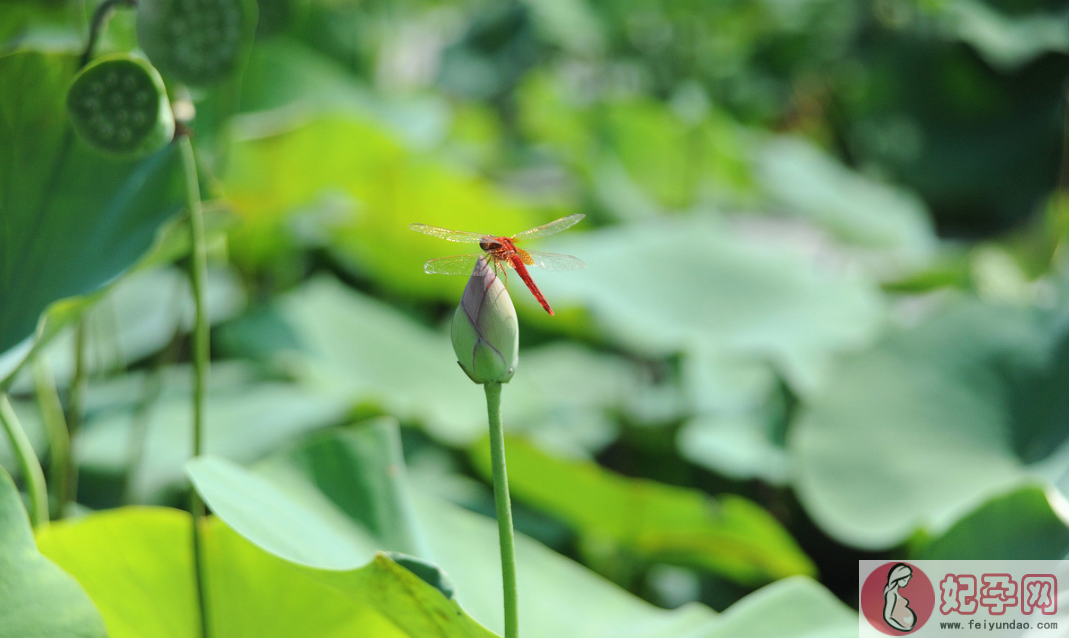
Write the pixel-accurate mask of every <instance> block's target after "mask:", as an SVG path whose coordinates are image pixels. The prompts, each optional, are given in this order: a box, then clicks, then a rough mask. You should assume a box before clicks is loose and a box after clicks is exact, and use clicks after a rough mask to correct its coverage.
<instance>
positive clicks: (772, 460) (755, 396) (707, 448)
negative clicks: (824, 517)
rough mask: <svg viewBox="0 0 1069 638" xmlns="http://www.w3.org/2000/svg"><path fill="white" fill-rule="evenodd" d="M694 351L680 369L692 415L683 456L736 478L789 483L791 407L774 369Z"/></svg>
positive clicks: (682, 440)
mask: <svg viewBox="0 0 1069 638" xmlns="http://www.w3.org/2000/svg"><path fill="white" fill-rule="evenodd" d="M693 350H694V351H692V352H691V353H690V354H689V356H687V357H686V358H685V359H684V361H683V366H682V383H683V386H684V389H685V391H686V397H687V405H688V406H689V407H690V409H691V410H692V414H691V415H690V418H689V419H688V420H687V421H686V423H684V424H683V427H682V428H681V429H680V431H679V436H678V439H677V447H678V448H679V454H680V456H682V457H683V458H685V459H687V460H690V461H692V462H694V463H697V464H699V465H703V466H705V467H707V468H709V469H712V470H714V471H716V472H718V473H720V474H723V475H725V476H729V477H732V478H736V479H750V478H754V477H760V478H762V479H763V480H765V481H768V482H769V483H771V484H774V485H782V484H784V483H786V482H787V480H788V478H789V476H790V459H789V457H788V454H787V450H786V448H785V445H784V440H783V433H784V431H785V429H786V424H787V422H788V421H789V419H790V416H791V415H790V408H791V405H790V403H789V399H790V397H789V396H788V395H787V388H785V387H782V384H781V383H780V382H779V380H778V378H777V375H776V371H775V370H774V369H773V368H772V366H770V365H768V364H767V363H765V362H761V361H757V360H754V359H751V358H743V357H725V356H718V355H717V354H716V353H715V352H708V351H703V350H701V349H698V348H695V349H693Z"/></svg>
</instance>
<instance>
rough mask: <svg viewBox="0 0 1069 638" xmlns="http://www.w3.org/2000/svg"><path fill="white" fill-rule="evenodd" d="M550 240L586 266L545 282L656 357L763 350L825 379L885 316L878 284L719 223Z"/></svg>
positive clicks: (662, 224)
mask: <svg viewBox="0 0 1069 638" xmlns="http://www.w3.org/2000/svg"><path fill="white" fill-rule="evenodd" d="M552 249H553V250H557V251H560V252H564V253H568V254H572V255H577V256H579V257H581V258H582V259H583V260H584V261H586V262H587V264H588V266H589V267H588V268H587V269H586V270H582V271H577V272H570V273H559V274H558V273H545V274H544V275H542V276H541V277H540V280H539V281H540V283H541V285H542V289H543V291H544V292H546V293H547V295H552V296H554V297H556V298H558V299H562V301H563V303H564V304H567V303H568V302H571V303H573V304H582V305H583V306H585V307H586V308H588V309H589V311H590V313H591V315H592V318H593V320H594V323H595V324H597V325H598V326H600V327H601V328H602V329H603V330H604V331H605V333H606V335H607V337H608V338H610V339H612V340H613V341H615V342H617V343H620V344H622V345H625V346H627V347H628V348H631V349H634V350H637V351H639V352H643V353H650V354H667V353H673V352H680V351H682V352H688V351H692V350H695V349H697V348H702V349H711V350H713V351H715V352H718V353H721V354H725V355H734V356H748V357H756V358H759V359H762V360H765V361H768V362H769V363H771V364H772V365H774V366H775V367H776V368H777V369H779V370H781V371H782V372H783V373H784V374H785V375H786V376H787V378H788V379H789V380H790V381H791V382H792V383H796V384H797V385H798V386H800V387H802V388H810V387H812V386H813V385H814V384H816V383H817V382H818V380H819V378H820V377H821V376H822V374H823V372H824V367H825V366H826V365H827V364H828V363H829V358H830V355H831V353H832V352H835V351H841V350H845V349H849V348H854V347H857V346H859V345H862V344H865V343H866V342H868V341H869V340H870V339H871V338H872V337H873V336H874V333H875V331H876V330H877V328H878V327H879V326H880V324H881V323H882V321H883V301H882V299H881V297H880V295H879V294H878V292H877V291H876V290H875V289H874V287H873V285H872V284H871V283H870V282H866V281H864V280H859V279H858V278H856V277H848V276H843V275H837V274H835V273H832V272H828V271H826V270H824V269H822V268H820V267H818V266H817V265H816V264H814V263H813V262H812V260H810V259H809V258H807V257H806V256H805V255H804V254H803V252H802V250H801V249H800V248H799V247H797V246H792V245H790V244H788V243H787V242H777V241H769V240H768V239H764V240H759V239H758V238H757V237H750V236H748V235H746V234H745V233H744V232H743V231H742V230H737V229H734V228H733V227H732V226H730V225H729V224H727V223H726V222H724V221H722V220H721V221H716V220H713V219H699V218H693V219H688V220H678V221H676V220H673V221H671V222H669V221H666V220H659V223H654V222H650V223H646V224H632V225H629V226H626V227H617V228H612V229H605V230H598V231H595V232H591V233H586V234H584V235H582V236H579V235H575V236H571V237H562V238H561V239H560V240H558V241H556V242H555V243H554V244H553V247H552ZM540 274H541V273H540ZM543 282H544V283H543Z"/></svg>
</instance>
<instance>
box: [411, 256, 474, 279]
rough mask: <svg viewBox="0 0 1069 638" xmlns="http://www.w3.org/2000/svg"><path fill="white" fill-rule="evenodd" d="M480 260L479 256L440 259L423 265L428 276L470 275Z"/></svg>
mask: <svg viewBox="0 0 1069 638" xmlns="http://www.w3.org/2000/svg"><path fill="white" fill-rule="evenodd" d="M478 258H479V255H454V256H452V257H439V258H437V259H432V260H430V261H428V262H427V263H425V264H423V272H425V273H427V274H428V275H470V274H471V272H472V271H473V270H475V260H476V259H478Z"/></svg>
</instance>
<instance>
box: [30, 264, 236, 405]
mask: <svg viewBox="0 0 1069 638" xmlns="http://www.w3.org/2000/svg"><path fill="white" fill-rule="evenodd" d="M145 266H147V264H146V263H144V262H143V263H142V264H139V265H138V267H137V269H135V270H133V271H131V272H129V273H127V274H126V275H124V276H123V277H121V278H120V279H119V280H117V281H115V282H114V283H113V284H111V285H109V286H108V287H106V288H105V289H104V291H103V293H104V294H103V295H94V296H92V297H91V298H90V299H85V300H84V301H83V300H82V299H81V298H77V299H72V300H69V302H70V303H71V304H78V305H79V306H83V305H84V308H83V309H84V310H87V312H85V313H84V314H82V315H81V318H82V320H83V321H85V322H86V323H85V325H86V344H85V365H86V370H87V372H88V374H90V375H103V374H107V373H109V372H113V371H115V370H121V369H123V368H124V367H125V366H127V365H128V364H130V363H133V362H136V361H139V360H142V359H144V358H146V357H148V356H149V355H152V354H154V353H156V352H159V351H160V350H162V349H163V348H164V347H165V346H167V344H169V343H170V342H171V340H172V339H174V338H175V336H176V335H177V334H180V333H181V332H188V331H189V330H190V328H191V327H192V325H193V298H192V296H191V294H190V292H189V280H188V277H187V276H186V275H185V273H183V272H182V271H180V270H178V269H177V268H159V269H151V268H146V267H145ZM205 295H206V296H207V305H208V314H209V319H210V321H211V322H212V323H217V322H219V321H222V320H225V319H227V318H229V317H232V316H234V315H235V314H237V312H239V311H240V310H241V309H242V307H243V306H244V303H245V294H244V291H243V290H242V289H241V287H240V285H239V284H238V282H237V281H236V280H235V277H234V275H233V274H232V273H231V272H229V271H225V270H213V271H211V272H209V275H208V280H207V285H206V287H205ZM49 312H51V310H50V311H49ZM40 341H41V342H42V345H41V346H40V347H39V348H38V350H39V351H40V355H39V356H45V357H48V360H49V363H50V367H51V369H52V373H53V375H54V376H55V378H56V383H57V384H59V385H60V387H64V386H66V385H67V384H68V383H69V382H70V379H71V377H72V376H73V374H74V330H73V329H67V330H63V331H60V332H59V333H58V334H56V335H55V336H54V337H53V338H49V339H40ZM46 342H47V343H46ZM30 383H31V379H30V375H28V374H24V375H22V377H20V378H19V379H18V380H17V381H16V383H14V385H13V386H12V390H13V391H14V392H19V391H29V390H30V388H31V386H30Z"/></svg>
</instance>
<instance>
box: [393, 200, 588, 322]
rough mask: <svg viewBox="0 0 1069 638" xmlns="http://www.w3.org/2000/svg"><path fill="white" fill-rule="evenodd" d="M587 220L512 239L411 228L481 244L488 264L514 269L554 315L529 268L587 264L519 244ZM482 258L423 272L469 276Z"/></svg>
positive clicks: (430, 266) (439, 262) (564, 221)
mask: <svg viewBox="0 0 1069 638" xmlns="http://www.w3.org/2000/svg"><path fill="white" fill-rule="evenodd" d="M584 217H586V215H582V214H577V215H568V216H567V217H561V218H560V219H558V220H556V221H552V222H549V223H548V224H544V225H542V226H539V227H538V228H532V229H531V230H525V231H523V232H522V233H516V234H515V235H513V236H512V237H499V236H497V235H483V234H479V233H469V232H465V231H462V230H449V229H448V228H438V227H437V226H428V225H426V224H412V225H411V226H409V228H411V229H412V230H414V231H416V232H417V233H423V234H424V235H432V236H434V237H438V238H441V239H446V240H449V241H455V242H459V243H462V244H479V248H481V249H482V250H483V253H484V254H485V257H486V258H487V261H489V262H490V263H491V264H492V265H493V267H494V270H497V271H503V270H505V269H509V268H512V269H514V270H515V271H516V273H517V274H519V276H520V279H522V280H523V283H525V284H527V288H528V289H529V290H530V291H531V294H533V295H534V296H535V299H537V300H538V303H540V304H542V307H543V308H545V309H546V312H548V313H549V314H553V309H552V308H550V307H549V302H548V301H546V297H545V295H543V294H542V291H541V290H539V289H538V286H536V285H535V282H534V280H533V279H531V273H529V272H527V267H528V266H532V267H536V268H545V269H546V270H575V269H576V268H586V264H584V263H583V261H582V260H581V259H579V258H577V257H572V256H571V255H558V254H556V253H544V252H541V251H537V250H524V249H522V248H519V247H517V246H516V244H518V243H521V242H525V241H527V240H529V239H535V238H537V237H548V236H550V235H555V234H557V233H559V232H561V231H562V230H564V229H566V228H570V227H572V226H574V225H575V224H578V223H579V220H581V219H583V218H584ZM478 258H479V255H455V256H453V257H439V258H437V259H432V260H430V261H428V262H427V263H425V264H423V272H425V273H427V274H429V275H469V274H471V271H472V268H474V266H475V260H476V259H478Z"/></svg>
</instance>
